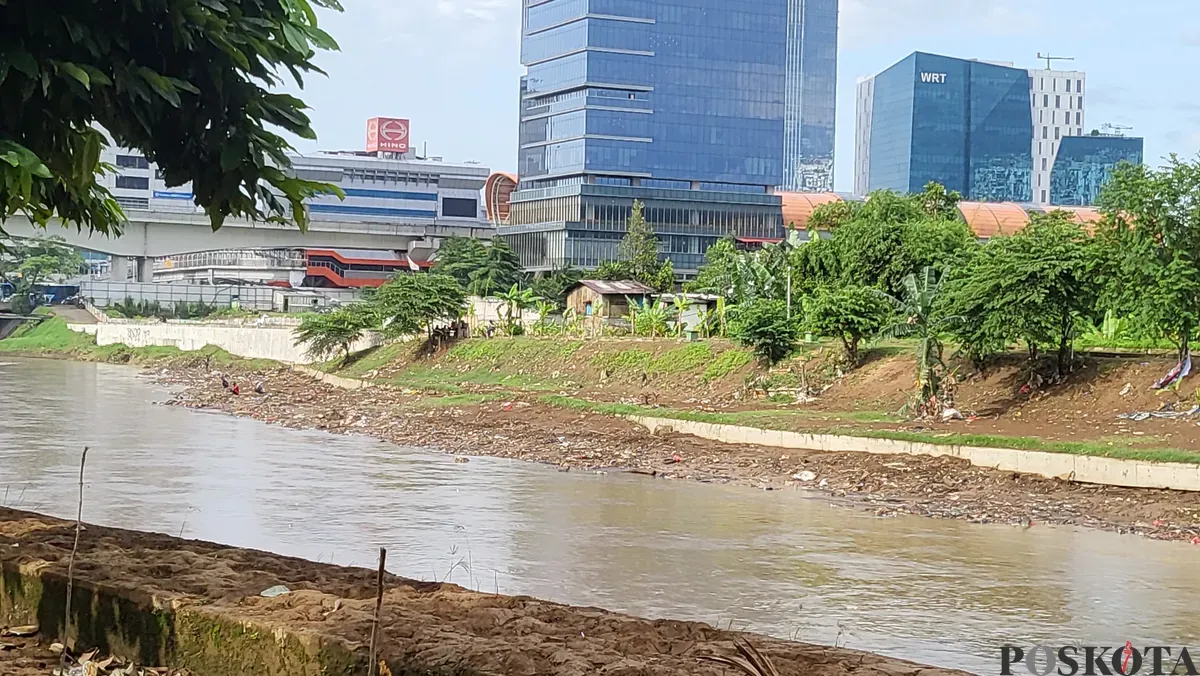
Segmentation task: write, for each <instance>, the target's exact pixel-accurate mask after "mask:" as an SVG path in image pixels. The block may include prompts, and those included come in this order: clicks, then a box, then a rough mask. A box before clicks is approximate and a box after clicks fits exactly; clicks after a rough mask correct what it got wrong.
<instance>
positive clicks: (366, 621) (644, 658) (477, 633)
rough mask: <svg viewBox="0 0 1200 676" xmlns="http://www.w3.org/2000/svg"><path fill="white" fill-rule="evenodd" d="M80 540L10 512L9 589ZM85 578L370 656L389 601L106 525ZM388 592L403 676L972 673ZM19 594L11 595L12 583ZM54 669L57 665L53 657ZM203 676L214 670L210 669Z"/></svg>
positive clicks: (394, 659) (591, 611)
mask: <svg viewBox="0 0 1200 676" xmlns="http://www.w3.org/2000/svg"><path fill="white" fill-rule="evenodd" d="M73 536H74V524H73V523H68V522H65V521H60V520H57V519H51V518H49V517H44V516H40V515H37V514H31V513H27V512H19V511H15V510H9V509H0V565H3V566H4V570H5V578H4V580H5V582H6V583H9V581H10V580H11V577H12V573H13V571H16V570H18V569H20V570H23V571H28V570H37V571H39V574H41V575H43V576H44V575H47V574H57V575H65V572H66V568H67V559H68V557H69V555H70V551H71V544H72V539H73ZM76 584H77V585H79V586H84V587H86V588H91V589H106V590H115V592H116V593H117V594H119V595H121V596H122V598H127V599H135V600H136V599H145V598H153V599H155V603H156V604H157V605H158V606H159V607H170V608H173V609H174V611H175V612H176V613H178V612H179V609H181V608H189V607H196V608H201V609H202V611H203V612H204V613H206V614H208V615H211V616H216V617H220V618H224V619H227V620H232V621H234V622H238V623H242V624H241V625H240V626H243V627H247V628H254V629H255V630H256V631H263V630H266V629H270V630H271V631H273V632H275V638H276V640H281V639H280V637H281V636H283V635H284V634H293V633H294V634H297V635H304V636H309V637H314V636H315V637H318V638H321V639H322V640H325V641H327V642H333V641H336V642H338V643H339V645H344V646H346V647H348V648H349V650H350V651H351V652H352V653H353V654H355V655H358V656H360V657H361V656H365V655H366V654H367V645H368V638H369V632H370V628H371V617H372V613H373V609H374V605H375V572H374V571H371V570H367V569H362V568H346V567H339V566H333V565H328V564H318V563H312V562H309V561H304V560H301V559H293V558H287V557H283V556H277V555H273V554H268V553H265V552H258V551H252V550H244V549H234V548H230V547H223V546H220V545H215V544H211V543H207V542H198V541H185V540H180V539H177V538H173V537H169V536H165V535H157V534H152V533H139V532H135V531H127V530H119V529H112V528H103V527H99V526H92V525H88V526H87V527H86V529H85V531H84V532H83V536H82V538H81V541H80V546H79V552H78V556H77V559H76ZM275 585H284V586H286V587H287V588H288V589H289V590H290V592H288V593H285V594H283V595H281V596H277V597H275V598H264V597H262V596H261V592H262V591H264V590H266V589H267V588H269V587H273V586H275ZM385 587H386V589H387V591H386V593H385V595H384V601H383V612H382V615H381V621H380V627H381V629H380V637H381V641H380V645H381V646H382V648H381V650H380V655H381V657H382V658H383V659H384V660H385V661H386V662H387V663H388V666H389V667H390V669H391V671H392V672H393V673H396V674H400V673H456V674H511V675H519V676H533V675H534V674H555V675H561V676H582V675H583V674H614V675H616V674H619V675H622V676H640V675H647V676H649V675H655V676H666V675H675V674H679V675H683V674H689V675H709V674H711V675H712V676H716V675H718V674H728V673H730V671H729V670H728V669H727V668H725V667H722V666H720V665H717V664H713V663H711V662H707V661H705V660H702V659H701V656H702V655H734V654H735V652H734V651H735V649H734V640H735V639H737V638H739V637H744V638H746V639H748V640H749V641H750V642H751V643H752V644H753V645H754V646H755V647H756V648H757V649H758V650H759V651H761V652H762V653H763V654H765V655H766V656H767V657H768V658H769V659H770V660H771V661H772V662H773V663H774V665H775V667H776V668H777V669H778V671H779V673H780V674H783V675H785V676H788V675H796V676H799V675H800V674H804V675H806V676H838V675H842V674H855V675H863V676H905V675H911V676H917V675H920V676H949V675H951V674H961V673H963V672H958V671H951V670H945V669H936V668H930V667H922V666H920V665H917V664H913V663H909V662H904V661H901V660H895V659H891V658H886V657H882V656H879V655H874V654H870V653H863V652H858V651H853V650H846V649H835V648H826V647H820V646H813V645H806V644H801V643H791V642H787V641H781V640H776V639H771V638H767V637H763V636H755V635H746V634H739V633H736V632H726V631H719V630H716V629H714V628H712V627H710V626H708V625H706V624H701V623H694V622H676V621H670V620H660V621H650V620H644V619H639V618H635V617H630V616H626V615H618V614H616V613H610V612H607V611H604V610H598V609H595V608H574V607H569V606H563V605H558V604H554V603H548V602H544V601H538V600H536V599H531V598H524V597H510V596H493V595H489V594H483V593H478V592H472V591H467V590H465V589H462V588H461V587H458V586H456V585H450V584H434V583H424V582H416V581H413V580H408V579H404V578H400V577H396V576H391V575H389V576H387V578H386V581H385ZM7 591H8V592H10V593H11V588H10V589H8V590H7ZM4 602H5V599H0V609H3V610H5V611H10V610H11V608H5V607H4V606H3V604H4ZM43 611H44V609H43ZM40 616H41V612H39V617H40ZM0 624H2V620H0ZM214 634H215V632H214ZM50 638H52V637H50ZM45 640H49V638H47V639H45ZM85 647H86V646H85ZM225 649H226V650H229V646H228V645H226V647H225ZM22 652H24V653H26V654H21V653H22ZM27 652H28V651H18V653H15V654H14V656H13V657H11V658H6V657H5V652H4V651H0V673H6V674H7V673H13V672H12V671H10V670H9V669H15V668H16V665H17V662H16V660H18V659H25V660H27V661H26V662H24V663H21V666H22V667H26V666H28V667H30V669H33V668H36V666H35V665H37V664H38V662H39V660H38V659H37V656H36V655H35V656H34V658H33V659H32V660H31V661H32V664H30V660H29V655H28V654H27ZM234 652H236V651H234ZM230 657H231V659H233V657H234V655H232V654H231V656H230ZM183 659H184V660H186V656H185V657H184V658H183ZM6 661H7V662H8V665H7V666H6ZM40 662H41V663H42V664H44V663H45V657H42V659H41V660H40ZM364 662H365V660H364ZM172 666H175V665H172ZM184 666H187V665H184ZM23 673H37V672H36V671H32V670H30V671H25V672H23ZM47 673H48V672H47ZM192 673H193V674H195V676H205V673H204V672H201V671H198V670H193V672H192ZM233 673H240V672H233ZM245 673H249V672H245ZM256 673H260V674H267V673H276V672H274V671H270V670H268V671H263V672H256ZM303 673H317V672H316V671H305V672H303ZM322 673H323V672H322ZM337 673H354V674H358V673H365V670H363V671H362V672H360V671H359V670H358V669H356V668H351V669H349V670H346V671H338V672H337Z"/></svg>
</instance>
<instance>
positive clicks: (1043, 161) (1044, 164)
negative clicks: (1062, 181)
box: [1042, 157, 1046, 171]
mask: <svg viewBox="0 0 1200 676" xmlns="http://www.w3.org/2000/svg"><path fill="white" fill-rule="evenodd" d="M1045 170H1046V158H1044V157H1043V158H1042V171H1045Z"/></svg>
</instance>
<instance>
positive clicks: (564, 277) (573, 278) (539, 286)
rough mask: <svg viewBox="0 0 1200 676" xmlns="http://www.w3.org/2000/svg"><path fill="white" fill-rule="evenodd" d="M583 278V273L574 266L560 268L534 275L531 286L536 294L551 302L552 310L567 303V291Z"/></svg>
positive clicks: (560, 307)
mask: <svg viewBox="0 0 1200 676" xmlns="http://www.w3.org/2000/svg"><path fill="white" fill-rule="evenodd" d="M581 279H583V273H581V272H580V271H579V270H576V269H575V268H572V267H566V268H559V269H557V270H552V271H551V272H549V273H546V274H542V275H538V276H536V277H534V278H533V279H532V280H531V281H530V283H529V288H531V289H533V293H534V295H536V296H540V297H541V298H543V299H545V301H546V302H548V303H550V304H551V306H552V307H551V309H552V310H558V309H562V308H564V307H566V305H567V292H568V291H569V290H570V289H571V287H573V286H575V283H576V282H578V281H579V280H581Z"/></svg>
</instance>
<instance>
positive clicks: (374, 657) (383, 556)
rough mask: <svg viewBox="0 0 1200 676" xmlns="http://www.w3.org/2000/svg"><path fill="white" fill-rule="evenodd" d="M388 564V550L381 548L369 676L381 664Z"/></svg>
mask: <svg viewBox="0 0 1200 676" xmlns="http://www.w3.org/2000/svg"><path fill="white" fill-rule="evenodd" d="M386 562H387V550H386V549H384V548H383V547H380V548H379V574H378V576H377V577H376V578H375V615H374V616H372V617H371V663H370V666H368V668H367V676H375V672H376V669H377V668H378V663H379V657H378V655H379V652H378V651H379V641H378V639H379V612H380V610H382V609H383V565H384V563H386Z"/></svg>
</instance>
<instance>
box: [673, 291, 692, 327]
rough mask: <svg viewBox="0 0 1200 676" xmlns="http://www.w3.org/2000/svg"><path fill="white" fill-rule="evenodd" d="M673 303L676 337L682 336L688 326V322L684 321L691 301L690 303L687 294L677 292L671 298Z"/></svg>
mask: <svg viewBox="0 0 1200 676" xmlns="http://www.w3.org/2000/svg"><path fill="white" fill-rule="evenodd" d="M671 304H672V305H673V309H674V311H675V337H676V338H682V337H683V332H684V330H685V329H686V328H687V322H685V321H683V315H684V314H685V313H687V309H688V307H689V306H690V303H688V299H687V296H684V295H683V294H681V293H677V294H675V295H674V296H673V297H672V298H671Z"/></svg>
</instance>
